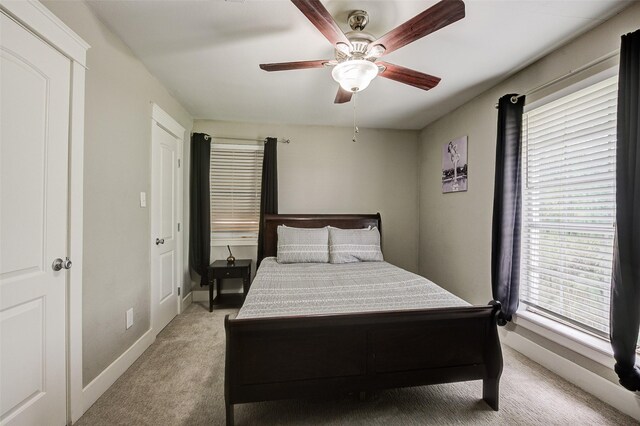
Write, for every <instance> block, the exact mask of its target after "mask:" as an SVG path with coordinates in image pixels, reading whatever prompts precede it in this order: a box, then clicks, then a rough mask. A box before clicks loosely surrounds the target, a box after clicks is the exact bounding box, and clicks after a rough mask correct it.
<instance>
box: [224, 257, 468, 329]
mask: <svg viewBox="0 0 640 426" xmlns="http://www.w3.org/2000/svg"><path fill="white" fill-rule="evenodd" d="M468 305H469V304H468V303H467V302H465V301H464V300H462V299H460V298H459V297H457V296H454V295H453V294H451V293H449V292H448V291H446V290H444V289H443V288H441V287H439V286H437V285H436V284H434V283H432V282H431V281H429V280H427V279H426V278H423V277H421V276H419V275H416V274H413V273H411V272H408V271H405V270H404V269H401V268H398V267H396V266H393V265H391V264H389V263H387V262H358V263H346V264H330V263H294V264H279V263H278V262H276V260H275V258H274V257H268V258H265V259H264V260H263V261H262V264H261V265H260V269H258V272H257V274H256V277H255V279H254V281H253V283H252V284H251V289H250V290H249V294H248V295H247V298H246V300H245V302H244V305H243V306H242V308H241V309H240V312H239V313H238V316H237V318H239V319H241V318H264V317H284V316H296V315H324V314H339V313H355V312H371V311H398V310H407V309H425V308H440V307H450V306H468Z"/></svg>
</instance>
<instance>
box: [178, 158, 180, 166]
mask: <svg viewBox="0 0 640 426" xmlns="http://www.w3.org/2000/svg"><path fill="white" fill-rule="evenodd" d="M178 167H180V159H179V158H178Z"/></svg>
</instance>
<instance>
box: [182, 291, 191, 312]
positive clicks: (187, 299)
mask: <svg viewBox="0 0 640 426" xmlns="http://www.w3.org/2000/svg"><path fill="white" fill-rule="evenodd" d="M192 302H193V291H190V292H189V294H187V295H186V296H185V297H183V298H182V301H181V306H180V312H184V310H185V309H187V308H188V307H189V305H190V304H191V303H192Z"/></svg>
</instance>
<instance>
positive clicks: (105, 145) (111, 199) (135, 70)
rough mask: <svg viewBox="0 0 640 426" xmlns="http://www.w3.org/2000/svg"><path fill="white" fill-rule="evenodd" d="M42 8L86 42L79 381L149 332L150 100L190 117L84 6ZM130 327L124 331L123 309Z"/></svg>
mask: <svg viewBox="0 0 640 426" xmlns="http://www.w3.org/2000/svg"><path fill="white" fill-rule="evenodd" d="M44 4H45V5H46V6H47V7H48V8H49V9H50V10H51V11H52V12H53V13H54V14H55V15H56V16H58V17H59V18H60V19H61V20H62V21H63V22H64V23H65V24H67V25H68V26H69V27H71V29H72V30H74V31H75V32H77V33H78V34H79V35H80V36H81V37H82V38H83V39H84V40H85V41H87V42H88V43H89V44H90V45H91V49H89V51H88V57H87V66H88V68H89V69H88V71H87V74H86V110H85V158H84V274H83V327H82V328H83V382H84V384H85V385H86V384H88V383H89V382H90V381H91V380H93V379H94V378H95V377H96V376H97V375H98V374H100V372H101V371H103V370H104V369H105V368H106V367H107V366H108V365H109V364H111V363H112V362H113V361H114V360H115V359H116V358H117V357H118V356H120V355H121V354H122V353H123V352H124V351H125V350H126V349H127V348H129V347H130V346H131V345H132V344H133V343H134V342H135V341H136V340H137V339H138V338H139V337H140V336H141V335H142V334H143V333H145V332H146V331H147V330H148V329H149V327H150V313H149V303H150V302H149V265H150V259H149V241H150V235H149V232H150V211H149V209H148V208H140V205H139V194H140V192H142V191H145V192H146V193H147V194H149V193H150V189H151V187H150V175H151V163H150V151H151V145H150V141H151V121H150V120H151V118H150V117H151V102H156V103H157V104H159V105H160V107H161V108H163V109H164V110H165V111H167V112H168V113H169V114H170V115H172V116H173V118H175V119H176V120H177V121H178V122H179V123H180V124H181V125H182V126H183V127H185V128H186V129H187V131H188V130H190V128H191V125H192V119H191V116H190V115H189V113H188V112H187V111H186V110H185V109H184V108H183V107H182V106H181V105H180V104H179V103H178V102H176V100H175V99H174V98H173V97H172V96H171V95H170V94H169V93H168V92H167V90H166V89H165V88H164V87H163V86H162V85H161V84H160V82H159V81H158V80H156V78H155V77H153V76H152V75H151V74H150V73H149V72H148V71H147V69H146V68H145V67H144V66H143V65H142V63H141V62H140V61H139V60H138V59H136V58H135V57H134V56H133V54H132V53H131V51H130V50H129V49H128V48H127V46H126V45H124V43H122V41H121V40H120V39H119V38H117V37H116V36H115V35H114V34H113V33H112V32H111V31H109V30H108V29H107V28H106V27H105V26H104V25H103V24H102V23H100V22H99V21H98V20H97V18H96V17H95V16H94V15H93V13H92V12H91V10H90V9H89V8H88V6H87V5H86V4H85V3H83V2H67V1H45V2H44ZM129 308H133V309H134V325H133V327H132V328H130V329H129V330H126V329H125V312H126V310H127V309H129Z"/></svg>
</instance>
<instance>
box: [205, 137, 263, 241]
mask: <svg viewBox="0 0 640 426" xmlns="http://www.w3.org/2000/svg"><path fill="white" fill-rule="evenodd" d="M263 153H264V147H263V146H255V145H227V144H214V145H212V146H211V167H210V172H209V173H210V174H209V183H210V185H211V232H212V234H213V237H214V238H215V237H216V236H218V235H220V233H228V232H238V233H242V234H243V236H256V235H257V233H258V223H259V219H260V186H261V182H262V157H263Z"/></svg>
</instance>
